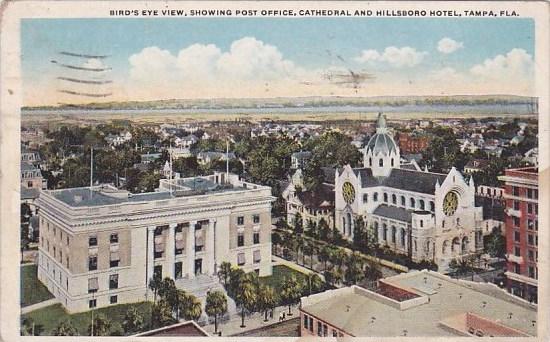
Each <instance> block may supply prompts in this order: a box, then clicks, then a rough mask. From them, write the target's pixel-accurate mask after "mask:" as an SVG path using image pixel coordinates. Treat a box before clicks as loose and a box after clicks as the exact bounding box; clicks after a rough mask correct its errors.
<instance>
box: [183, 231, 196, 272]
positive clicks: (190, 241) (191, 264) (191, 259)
mask: <svg viewBox="0 0 550 342" xmlns="http://www.w3.org/2000/svg"><path fill="white" fill-rule="evenodd" d="M196 224H197V221H191V222H189V232H188V233H187V241H186V243H187V253H186V254H187V275H188V276H189V279H192V278H194V277H195V225H196Z"/></svg>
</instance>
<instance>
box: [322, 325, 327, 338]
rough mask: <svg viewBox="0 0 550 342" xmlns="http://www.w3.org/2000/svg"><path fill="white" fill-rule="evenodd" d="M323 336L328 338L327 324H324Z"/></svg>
mask: <svg viewBox="0 0 550 342" xmlns="http://www.w3.org/2000/svg"><path fill="white" fill-rule="evenodd" d="M323 336H324V337H327V336H328V327H327V325H326V324H323Z"/></svg>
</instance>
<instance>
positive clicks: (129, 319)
mask: <svg viewBox="0 0 550 342" xmlns="http://www.w3.org/2000/svg"><path fill="white" fill-rule="evenodd" d="M142 328H143V317H142V316H141V315H140V314H139V312H138V311H137V310H136V308H135V307H133V306H132V307H130V308H129V309H128V311H126V314H125V315H124V320H123V321H122V329H124V332H125V333H126V334H127V335H130V334H132V333H135V332H136V331H140V330H141V329H142Z"/></svg>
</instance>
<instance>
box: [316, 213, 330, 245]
mask: <svg viewBox="0 0 550 342" xmlns="http://www.w3.org/2000/svg"><path fill="white" fill-rule="evenodd" d="M317 231H318V232H319V239H321V240H323V241H328V240H329V236H330V227H329V225H328V223H327V221H325V219H324V218H321V219H320V220H319V224H318V225H317Z"/></svg>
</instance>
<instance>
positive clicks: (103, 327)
mask: <svg viewBox="0 0 550 342" xmlns="http://www.w3.org/2000/svg"><path fill="white" fill-rule="evenodd" d="M92 324H93V325H92ZM110 328H111V322H110V321H109V320H107V319H106V318H105V317H104V316H102V315H97V316H96V317H95V319H94V321H93V323H90V325H89V326H88V334H89V335H90V336H107V335H109V330H110ZM92 333H93V335H92Z"/></svg>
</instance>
